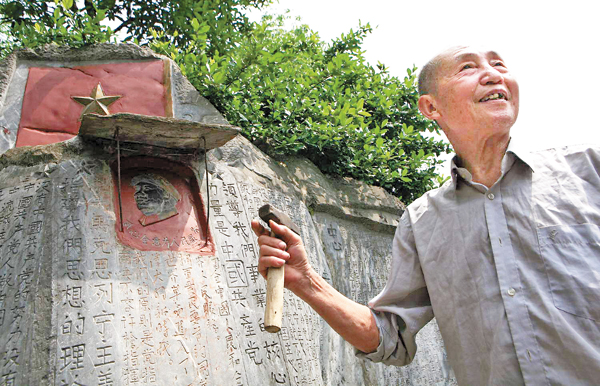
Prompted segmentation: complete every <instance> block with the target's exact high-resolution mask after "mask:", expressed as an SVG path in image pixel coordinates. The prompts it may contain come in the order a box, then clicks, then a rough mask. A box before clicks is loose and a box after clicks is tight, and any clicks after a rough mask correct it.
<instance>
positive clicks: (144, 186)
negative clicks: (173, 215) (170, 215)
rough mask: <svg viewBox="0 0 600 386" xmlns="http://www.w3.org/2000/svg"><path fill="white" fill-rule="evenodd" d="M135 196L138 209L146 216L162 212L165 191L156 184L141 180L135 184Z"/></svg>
mask: <svg viewBox="0 0 600 386" xmlns="http://www.w3.org/2000/svg"><path fill="white" fill-rule="evenodd" d="M133 197H134V198H135V203H136V204H137V207H138V209H139V210H140V211H141V212H142V213H144V214H145V215H146V216H151V215H153V214H158V213H160V211H161V208H162V203H163V201H164V199H165V192H164V190H163V189H161V188H160V187H158V186H156V185H152V184H149V183H146V182H140V183H138V184H136V185H135V193H134V194H133Z"/></svg>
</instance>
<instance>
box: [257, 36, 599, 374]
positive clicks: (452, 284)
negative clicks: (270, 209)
mask: <svg viewBox="0 0 600 386" xmlns="http://www.w3.org/2000/svg"><path fill="white" fill-rule="evenodd" d="M419 89H420V90H419V91H420V93H421V97H420V99H419V109H420V110H421V112H422V113H423V114H424V115H425V116H426V117H428V118H430V119H433V120H435V121H437V123H438V124H439V126H440V128H441V129H442V130H443V131H444V133H445V134H446V135H447V137H448V139H449V140H450V142H451V143H452V145H453V147H454V150H455V151H456V157H455V158H454V160H453V163H452V180H450V181H448V182H447V183H446V184H445V185H444V186H442V187H441V188H439V189H436V190H433V191H430V192H428V193H427V194H425V195H424V196H423V197H421V198H419V199H418V200H416V201H415V202H414V203H412V204H411V205H410V206H409V207H408V208H407V210H406V211H405V213H404V214H403V216H402V218H401V220H400V224H399V225H398V229H397V231H396V235H395V237H394V241H393V248H392V254H393V256H392V266H391V272H390V276H389V280H388V283H387V285H386V287H385V289H384V290H383V291H382V292H381V293H380V294H379V295H378V296H377V297H375V298H374V299H373V300H371V301H370V302H369V307H366V306H363V305H360V304H357V303H355V302H353V301H351V300H349V299H347V298H345V297H344V296H343V295H341V294H340V293H338V292H337V291H336V290H335V289H333V288H332V287H331V286H330V285H328V284H327V283H326V282H325V281H324V280H323V279H322V278H321V277H320V276H319V275H317V274H316V273H315V271H314V270H313V269H312V268H311V267H310V264H309V263H308V260H307V257H306V252H305V250H304V247H303V246H302V241H301V240H300V238H299V237H297V236H296V235H295V234H294V233H293V232H291V231H290V230H288V229H287V228H285V227H282V226H278V225H277V224H274V223H271V224H270V225H271V227H272V228H273V230H274V232H275V233H276V234H277V235H279V236H280V237H281V240H280V239H275V238H271V237H268V235H267V233H266V232H265V231H264V229H263V228H262V226H260V225H259V224H258V222H254V223H253V229H254V231H255V233H256V234H257V235H258V236H259V245H260V260H259V268H260V270H261V273H263V275H264V274H265V272H266V270H267V268H268V267H272V266H281V265H283V264H286V271H285V275H286V277H285V284H286V287H287V288H288V289H290V290H291V291H293V292H294V293H295V294H296V295H297V296H299V297H300V298H302V299H303V300H304V301H306V302H307V303H308V304H309V305H310V306H311V307H313V308H314V309H315V310H316V311H317V312H318V313H319V314H320V315H321V316H322V317H323V318H324V319H325V320H326V321H327V322H328V323H329V324H330V325H331V326H332V328H334V329H335V330H336V331H337V332H338V333H339V334H340V335H342V337H344V338H345V339H346V340H347V341H348V342H350V343H351V344H352V345H354V346H355V347H356V348H357V350H359V352H358V353H357V355H358V356H360V357H365V358H368V359H371V360H373V361H382V362H384V363H388V364H396V365H404V364H407V363H409V362H410V361H411V360H412V359H413V357H414V355H415V352H416V345H415V335H416V333H417V332H418V331H419V329H421V328H422V327H423V326H424V325H425V324H426V323H427V322H429V321H430V320H431V319H432V318H433V316H434V315H435V317H436V319H437V322H438V325H439V327H440V331H441V333H442V336H443V338H444V343H445V345H446V348H447V351H448V357H449V360H450V363H451V364H452V367H453V368H454V371H455V374H456V378H457V380H458V381H459V383H460V384H462V385H520V384H527V385H542V384H543V385H557V384H560V385H575V384H578V385H579V384H597V383H598V382H599V380H600V227H599V226H598V224H600V176H599V172H600V152H599V151H598V150H597V149H596V150H593V149H587V148H583V147H580V148H571V149H569V148H565V149H560V150H548V151H542V152H538V153H525V152H521V151H518V150H517V149H515V148H514V144H510V145H509V142H510V128H511V127H512V126H513V124H514V123H515V120H516V119H517V114H518V110H519V88H518V85H517V82H516V81H515V79H514V78H513V77H512V75H511V74H510V72H509V70H508V68H507V66H506V64H505V63H504V61H503V60H502V58H501V57H500V56H499V55H498V54H497V53H495V52H493V51H481V50H477V49H473V48H470V47H457V48H453V49H450V50H448V51H445V52H443V53H442V54H440V55H438V56H436V57H435V58H434V59H432V60H431V61H430V62H429V63H428V64H427V65H426V66H425V67H424V68H423V70H422V72H421V75H420V77H419ZM540 97H546V96H540ZM552 98H553V97H552Z"/></svg>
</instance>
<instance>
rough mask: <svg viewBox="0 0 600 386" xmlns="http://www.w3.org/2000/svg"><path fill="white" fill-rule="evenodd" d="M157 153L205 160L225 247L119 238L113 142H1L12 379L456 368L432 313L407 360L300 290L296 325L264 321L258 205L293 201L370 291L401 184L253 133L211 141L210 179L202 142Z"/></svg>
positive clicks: (273, 380) (322, 259) (350, 374)
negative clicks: (150, 246) (168, 246)
mask: <svg viewBox="0 0 600 386" xmlns="http://www.w3.org/2000/svg"><path fill="white" fill-rule="evenodd" d="M142 150H144V149H142ZM123 151H124V153H125V154H127V155H135V154H142V153H143V152H142V151H141V150H140V149H137V148H135V147H131V148H128V147H127V145H124V149H123ZM143 154H148V153H147V152H146V153H143ZM152 155H154V156H159V155H160V156H162V157H164V158H165V159H169V160H171V161H178V162H181V163H184V164H186V165H189V166H190V167H191V168H192V169H193V170H194V171H195V176H196V178H197V180H198V182H199V185H200V186H201V187H203V188H202V192H201V195H202V199H203V200H204V202H207V201H209V200H210V220H209V224H210V229H211V232H212V237H213V239H214V242H215V246H216V253H215V255H214V256H199V255H194V254H188V253H179V252H157V251H153V252H146V251H137V250H133V249H131V248H128V247H126V246H123V245H121V244H120V243H118V241H117V237H116V232H118V230H117V228H116V224H115V218H116V217H115V212H114V211H115V208H114V200H113V192H114V183H115V182H114V178H113V175H112V173H111V169H110V164H111V163H112V162H113V161H114V157H115V155H114V152H113V149H112V148H111V147H109V146H108V145H104V146H99V144H98V143H96V142H92V141H84V140H82V139H80V138H76V139H73V140H70V141H67V142H64V143H57V144H53V145H45V146H37V147H33V148H27V147H26V148H16V149H11V150H9V151H8V152H6V153H5V154H4V155H2V156H0V168H1V169H2V170H0V239H1V240H0V254H1V256H2V268H0V277H1V278H3V280H2V281H0V294H2V295H3V297H2V299H4V300H2V302H3V307H2V309H3V310H4V314H3V315H2V320H1V322H2V324H1V327H0V332H1V333H0V347H3V349H2V355H3V358H9V357H10V358H12V361H4V362H2V364H1V368H0V371H1V374H0V376H2V377H4V378H0V379H3V382H4V381H5V380H6V381H7V382H8V380H10V379H13V380H14V381H15V382H16V384H53V385H62V384H74V382H78V383H80V384H101V383H102V382H107V381H108V380H112V382H113V384H122V385H125V384H150V385H151V384H156V385H161V384H166V383H170V384H173V385H188V384H193V385H217V384H218V385H256V384H271V385H277V384H289V385H345V384H352V385H388V384H406V385H436V384H437V385H447V384H454V380H453V378H452V377H451V376H448V375H447V373H446V371H447V370H446V367H445V366H446V362H445V361H444V359H443V358H444V352H443V349H442V348H441V339H440V336H439V332H438V330H437V327H436V326H435V324H434V323H431V324H430V325H428V326H427V327H426V328H425V329H424V330H423V331H422V332H421V333H420V336H419V339H418V341H419V346H420V349H419V350H420V351H419V353H418V355H417V358H416V359H415V362H414V363H413V364H411V365H410V366H408V367H406V368H395V367H387V366H384V365H381V364H372V363H369V362H365V361H362V360H359V359H357V358H355V357H354V352H353V349H352V348H351V347H350V346H349V345H348V344H346V343H345V342H343V341H342V340H341V338H340V337H339V336H338V335H337V334H335V333H334V332H333V331H332V330H331V329H330V328H329V327H328V326H327V325H325V324H324V323H323V322H322V321H321V319H320V318H319V317H318V315H316V314H315V313H314V312H313V311H312V310H311V309H310V308H309V307H307V306H306V305H305V304H304V303H303V302H301V301H300V300H299V299H297V298H296V297H295V296H294V295H293V294H291V293H289V292H287V291H286V294H285V304H284V317H283V328H282V331H281V332H280V333H278V334H274V335H272V334H269V333H266V332H264V331H261V324H262V318H263V312H264V291H265V283H264V280H263V279H262V278H260V277H259V276H258V275H257V272H256V259H257V249H256V248H257V247H256V239H255V237H254V236H253V234H252V232H251V230H250V221H251V219H252V218H255V217H256V216H257V211H258V208H259V207H260V206H261V205H262V204H263V203H267V202H269V203H271V204H273V205H275V206H277V207H278V208H280V209H282V210H284V211H285V212H286V213H288V214H289V215H290V217H291V218H292V219H293V220H294V221H295V222H296V223H297V224H298V225H299V226H300V229H301V232H302V236H303V239H304V240H305V244H306V247H307V250H308V251H309V254H310V256H311V262H312V264H313V265H314V266H315V267H316V269H317V270H318V271H319V272H320V273H321V274H322V275H323V277H325V278H326V279H327V280H328V281H330V282H331V283H332V284H333V285H334V286H335V287H337V288H338V289H339V290H340V291H341V292H342V293H344V294H346V295H347V296H349V297H350V298H353V299H355V300H357V301H359V302H362V303H364V302H366V301H367V300H368V299H369V298H370V297H372V296H374V295H375V294H377V293H378V292H379V291H380V290H381V288H382V287H383V285H384V283H385V279H386V277H385V276H386V270H387V267H388V265H389V255H390V246H391V238H392V236H393V228H394V224H395V223H396V222H397V219H398V216H399V215H400V213H401V211H402V205H401V204H400V203H399V202H398V201H397V200H396V199H394V198H393V197H391V196H389V195H386V194H385V192H383V191H381V190H380V189H377V188H369V187H368V186H366V185H364V184H361V183H357V182H354V181H350V180H344V181H332V180H329V179H327V178H326V177H325V176H323V175H322V174H321V173H319V172H318V171H317V170H316V168H315V167H314V166H312V165H310V164H309V163H307V162H306V161H303V160H299V159H292V160H290V161H289V162H281V161H275V160H272V159H270V158H269V157H267V156H266V155H264V154H263V153H261V152H260V151H259V150H258V149H256V148H255V147H254V146H253V145H252V144H250V143H249V142H248V141H247V140H245V139H244V138H242V137H236V138H235V139H233V140H232V141H230V142H229V143H228V144H226V145H225V146H223V147H221V148H217V149H215V150H212V151H210V152H209V177H208V185H209V187H208V192H207V190H206V188H204V187H205V186H206V185H205V184H206V179H205V178H206V177H205V174H204V172H205V171H204V167H203V165H204V164H203V158H202V156H201V155H200V156H199V155H197V154H191V155H190V154H185V155H182V154H176V153H171V154H165V151H164V149H154V153H153V154H152ZM300 171H302V173H301V174H299V173H300ZM208 193H210V198H209V197H208ZM376 213H379V214H380V215H374V214H376ZM362 214H364V217H363V215H362ZM375 224H378V225H375ZM25 358H28V359H29V360H25ZM11 377H12V378H11Z"/></svg>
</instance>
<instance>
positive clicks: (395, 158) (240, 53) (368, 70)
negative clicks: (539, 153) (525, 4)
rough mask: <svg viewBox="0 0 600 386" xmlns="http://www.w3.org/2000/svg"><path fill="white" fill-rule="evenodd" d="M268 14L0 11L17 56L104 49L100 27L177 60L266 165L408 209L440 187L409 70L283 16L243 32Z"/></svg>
mask: <svg viewBox="0 0 600 386" xmlns="http://www.w3.org/2000/svg"><path fill="white" fill-rule="evenodd" d="M269 2H270V0H255V1H250V0H225V1H218V0H207V1H199V0H182V1H179V2H171V1H164V0H155V1H152V2H142V1H140V0H131V1H118V0H97V1H95V2H93V1H91V0H86V1H85V2H84V3H83V4H84V6H83V7H81V8H77V6H76V5H75V4H74V3H73V1H72V0H62V1H58V0H57V1H55V2H54V1H43V2H41V3H39V4H37V5H35V6H34V5H31V4H29V5H28V6H29V8H27V5H26V4H25V3H28V2H21V1H20V0H11V1H9V0H0V10H1V11H2V15H3V20H4V22H5V23H12V25H13V26H16V28H13V29H12V30H11V31H12V32H10V33H9V35H10V38H11V39H12V40H11V43H10V44H12V45H13V46H14V45H17V46H28V47H34V46H37V45H41V44H45V43H47V42H50V41H55V42H58V43H59V44H63V45H80V44H87V43H90V42H101V41H108V40H110V39H111V38H112V36H113V31H112V30H111V29H110V28H108V27H105V26H104V25H103V24H102V23H101V21H102V20H103V18H108V19H113V20H119V21H120V23H121V24H120V25H119V26H118V27H117V28H116V29H115V30H119V29H125V30H126V31H127V33H128V37H127V38H125V39H133V40H135V41H138V42H142V43H144V44H148V45H149V46H150V47H151V48H152V49H154V50H155V51H156V52H159V53H162V54H165V55H167V56H169V57H171V58H172V59H173V60H175V61H176V62H177V63H178V64H179V66H180V68H181V70H182V72H183V73H184V75H185V76H186V77H187V78H188V79H189V80H190V81H191V82H192V84H193V85H194V86H195V87H196V88H197V89H198V90H199V92H200V93H201V94H202V95H204V96H205V97H207V98H208V99H209V100H210V101H211V102H212V103H213V104H214V105H215V106H216V107H217V109H219V111H221V113H223V114H224V116H225V117H226V118H227V119H228V120H229V121H230V122H231V123H233V124H236V125H238V126H240V127H241V128H242V130H243V134H244V135H245V136H246V137H248V138H249V139H250V140H252V141H253V142H254V143H256V144H257V145H259V146H261V147H262V148H263V149H264V150H265V151H267V152H268V153H269V154H271V155H272V156H275V157H277V156H283V155H300V156H304V157H307V158H309V159H310V160H311V161H312V162H313V163H315V164H316V165H317V166H318V167H319V168H320V169H321V170H322V171H323V172H325V173H328V174H331V175H337V176H351V177H354V178H357V179H361V180H363V181H365V182H367V183H369V184H374V185H379V186H382V187H383V188H385V189H386V190H388V191H389V192H390V193H392V194H394V195H396V196H398V197H399V198H400V199H402V200H403V201H404V202H406V203H409V202H411V201H412V200H414V199H415V198H416V197H418V196H420V195H421V194H422V193H424V192H425V191H427V190H429V189H431V188H432V187H434V185H435V184H436V183H439V182H441V178H440V177H439V176H437V175H436V173H435V167H436V165H437V164H438V163H439V161H436V156H439V155H440V154H442V153H444V152H447V151H448V145H447V144H445V143H444V142H442V141H439V140H436V139H435V138H434V137H433V136H432V135H430V133H433V132H435V131H436V130H437V128H436V127H435V126H433V124H432V123H430V122H429V121H427V120H425V119H424V118H423V117H422V116H421V115H420V114H419V113H418V110H417V99H418V94H417V91H416V77H415V71H416V69H415V68H412V69H408V70H407V75H406V77H405V78H404V79H401V78H398V77H394V76H391V75H390V74H389V72H388V69H387V68H386V67H385V66H384V65H383V64H381V63H379V64H378V65H377V66H376V67H373V66H371V65H369V64H368V63H366V61H365V58H364V55H363V54H364V52H363V51H362V48H361V46H362V43H363V40H364V38H365V37H366V36H367V35H368V33H370V32H371V27H370V26H369V24H366V25H360V26H359V27H358V28H357V29H356V30H355V31H354V30H350V31H349V32H348V33H346V34H342V35H341V36H340V37H339V38H337V39H334V40H333V41H332V42H331V43H329V44H326V43H324V42H323V41H322V40H321V39H320V37H319V36H318V34H316V33H315V32H314V31H312V30H311V29H310V28H309V27H308V26H306V25H302V26H298V27H294V28H292V29H286V28H285V27H284V23H285V21H286V17H285V16H278V17H266V18H264V19H263V20H262V22H260V23H250V22H249V21H248V19H247V18H246V16H245V15H244V13H243V10H244V9H246V7H249V6H255V7H261V6H264V5H266V4H268V3H269ZM18 4H21V7H19V6H18ZM43 4H45V6H44V5H43ZM80 4H81V2H80ZM11 7H12V8H11ZM7 9H8V10H9V11H10V12H8V11H7ZM0 31H1V30H0ZM10 44H6V45H5V49H8V48H9V47H8V46H9V45H10Z"/></svg>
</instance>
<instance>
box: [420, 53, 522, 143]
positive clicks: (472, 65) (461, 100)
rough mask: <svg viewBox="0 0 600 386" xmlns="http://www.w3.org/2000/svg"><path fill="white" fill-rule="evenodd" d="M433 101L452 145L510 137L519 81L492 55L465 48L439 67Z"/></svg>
mask: <svg viewBox="0 0 600 386" xmlns="http://www.w3.org/2000/svg"><path fill="white" fill-rule="evenodd" d="M431 97H432V99H431V100H432V103H433V105H434V106H435V113H436V114H437V115H436V116H434V117H433V119H435V120H436V121H437V122H438V124H439V125H440V127H442V129H443V130H444V131H445V132H446V134H447V135H448V138H449V139H450V141H451V142H452V141H453V140H456V139H457V138H458V140H459V141H476V140H478V139H482V138H483V139H487V138H490V136H491V135H496V134H506V135H507V134H508V133H509V130H510V128H511V126H512V125H513V124H514V123H515V121H516V119H517V115H518V113H519V87H518V84H517V81H516V80H515V78H513V77H512V75H511V74H510V72H509V71H508V68H507V67H506V65H505V64H504V61H503V60H502V58H501V57H500V56H499V55H498V54H497V53H495V52H493V51H479V50H477V49H473V48H469V47H466V48H460V49H457V50H456V51H451V52H449V53H448V54H447V55H445V56H444V59H443V60H442V62H441V64H440V66H439V67H438V71H437V88H436V92H435V95H432V96H431ZM425 115H427V114H425Z"/></svg>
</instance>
